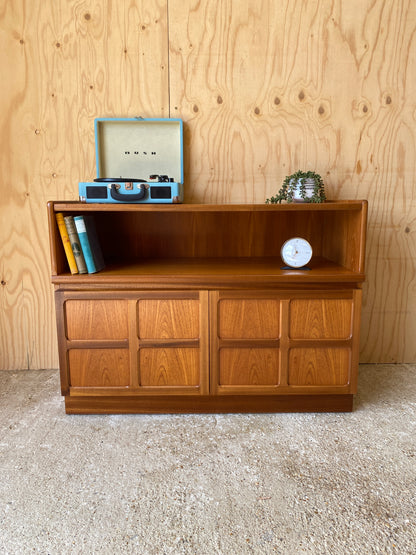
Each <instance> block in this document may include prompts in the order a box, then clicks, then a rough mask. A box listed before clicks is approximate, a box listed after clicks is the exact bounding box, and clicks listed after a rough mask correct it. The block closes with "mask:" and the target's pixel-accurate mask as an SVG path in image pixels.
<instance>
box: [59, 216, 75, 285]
mask: <svg viewBox="0 0 416 555" xmlns="http://www.w3.org/2000/svg"><path fill="white" fill-rule="evenodd" d="M56 223H57V224H58V228H59V233H60V234H61V239H62V243H63V245H64V249H65V254H66V258H67V260H68V264H69V269H70V270H71V274H77V273H78V268H77V263H76V262H75V256H74V253H73V252H72V247H71V241H70V240H69V235H68V231H67V229H66V226H65V220H64V215H63V214H62V212H57V214H56Z"/></svg>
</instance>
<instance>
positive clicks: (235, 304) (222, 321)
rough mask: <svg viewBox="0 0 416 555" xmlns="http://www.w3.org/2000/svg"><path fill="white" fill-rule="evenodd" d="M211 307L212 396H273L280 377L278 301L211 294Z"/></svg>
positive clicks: (246, 294) (257, 294)
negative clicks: (271, 394)
mask: <svg viewBox="0 0 416 555" xmlns="http://www.w3.org/2000/svg"><path fill="white" fill-rule="evenodd" d="M210 303H211V309H210V313H211V327H212V329H211V370H212V378H211V389H212V391H213V393H217V394H240V393H246V394H253V393H258V394H263V393H274V392H275V391H276V388H277V387H278V385H279V373H280V352H279V346H280V320H281V313H280V310H281V309H280V299H279V297H278V296H277V295H275V294H273V293H265V294H262V293H261V292H253V293H252V292H248V291H244V292H221V293H219V292H212V293H211V298H210Z"/></svg>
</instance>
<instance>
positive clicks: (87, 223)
mask: <svg viewBox="0 0 416 555" xmlns="http://www.w3.org/2000/svg"><path fill="white" fill-rule="evenodd" d="M56 222H57V224H58V228H59V233H60V235H61V239H62V243H63V246H64V250H65V254H66V258H67V260H68V264H69V269H70V271H71V274H94V273H96V272H99V271H100V270H103V269H104V267H105V263H104V257H103V253H102V251H101V247H100V242H99V240H98V235H97V230H96V228H95V224H94V219H93V217H92V216H91V215H89V214H84V215H82V216H64V215H63V213H62V212H58V213H57V214H56Z"/></svg>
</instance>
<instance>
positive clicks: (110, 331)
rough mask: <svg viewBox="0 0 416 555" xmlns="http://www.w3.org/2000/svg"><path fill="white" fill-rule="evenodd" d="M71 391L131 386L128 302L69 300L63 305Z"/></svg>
mask: <svg viewBox="0 0 416 555" xmlns="http://www.w3.org/2000/svg"><path fill="white" fill-rule="evenodd" d="M64 315H65V316H64V318H65V329H66V337H65V341H66V348H67V364H68V368H69V386H70V387H71V388H74V389H75V388H126V387H127V386H128V385H129V383H130V365H129V350H128V346H129V345H128V339H129V325H128V301H127V300H126V299H111V298H108V297H104V298H100V299H98V298H94V299H85V298H81V299H78V298H72V297H71V298H69V299H67V300H66V302H65V304H64Z"/></svg>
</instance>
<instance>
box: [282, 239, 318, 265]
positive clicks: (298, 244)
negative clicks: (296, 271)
mask: <svg viewBox="0 0 416 555" xmlns="http://www.w3.org/2000/svg"><path fill="white" fill-rule="evenodd" d="M280 256H281V257H282V260H283V262H284V263H285V264H287V266H290V267H291V268H302V266H305V265H306V264H307V263H308V262H309V261H310V259H311V258H312V247H311V244H310V243H309V242H308V241H307V240H306V239H302V237H292V238H291V239H288V240H287V241H285V242H284V243H283V246H282V248H281V250H280Z"/></svg>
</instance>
